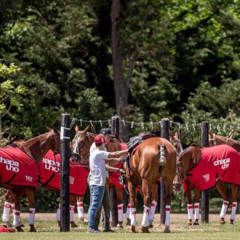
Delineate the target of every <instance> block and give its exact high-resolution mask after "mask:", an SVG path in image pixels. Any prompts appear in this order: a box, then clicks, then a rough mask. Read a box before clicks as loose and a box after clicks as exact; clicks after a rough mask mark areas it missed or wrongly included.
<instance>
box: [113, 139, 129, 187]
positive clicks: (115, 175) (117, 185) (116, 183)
mask: <svg viewBox="0 0 240 240" xmlns="http://www.w3.org/2000/svg"><path fill="white" fill-rule="evenodd" d="M120 144H121V147H122V150H126V149H127V145H126V144H125V143H120ZM121 165H122V164H121V163H119V164H117V165H116V166H115V167H116V168H120V167H121ZM120 176H121V175H120V174H119V173H116V172H112V173H109V178H110V179H111V181H112V183H110V185H109V187H114V186H116V187H118V188H120V189H123V188H124V186H123V185H121V184H120V182H119V180H118V179H119V177H120Z"/></svg>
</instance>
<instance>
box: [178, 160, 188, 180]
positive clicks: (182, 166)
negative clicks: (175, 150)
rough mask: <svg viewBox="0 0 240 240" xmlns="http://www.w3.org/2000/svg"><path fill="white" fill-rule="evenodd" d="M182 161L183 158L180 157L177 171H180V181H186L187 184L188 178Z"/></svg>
mask: <svg viewBox="0 0 240 240" xmlns="http://www.w3.org/2000/svg"><path fill="white" fill-rule="evenodd" d="M181 159H182V156H180V157H179V159H178V163H177V169H178V175H179V178H180V181H181V183H183V182H184V181H185V182H187V177H186V172H185V171H184V164H183V161H181ZM180 174H181V175H180Z"/></svg>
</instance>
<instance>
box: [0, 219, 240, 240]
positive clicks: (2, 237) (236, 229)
mask: <svg viewBox="0 0 240 240" xmlns="http://www.w3.org/2000/svg"><path fill="white" fill-rule="evenodd" d="M53 216H54V215H52V217H50V218H51V219H52V218H54V217H53ZM217 218H218V216H217V215H215V216H214V217H212V216H210V223H209V224H200V225H199V226H187V224H186V214H184V215H183V214H181V215H174V217H173V221H172V222H171V231H172V233H170V234H164V233H163V229H164V226H162V225H160V224H158V223H157V222H156V223H155V226H154V228H153V229H150V231H151V233H149V234H140V233H136V234H130V233H129V228H127V227H125V228H124V229H114V230H115V231H116V233H100V234H89V233H86V230H87V226H86V225H83V224H79V223H78V224H79V227H78V228H75V229H71V230H70V232H62V233H60V232H59V228H58V227H57V224H56V222H55V221H53V220H49V221H41V220H40V219H41V218H39V217H37V216H36V224H35V226H36V228H37V233H29V232H28V231H29V227H28V222H27V220H26V218H25V215H24V216H22V221H23V223H24V224H25V226H26V227H25V229H24V230H25V232H24V233H12V234H0V240H9V239H17V240H38V239H39V240H40V239H41V240H42V239H43V240H48V239H51V240H77V239H87V240H88V239H102V240H107V239H114V240H117V239H146V240H148V239H161V240H165V239H166V240H167V239H169V240H175V239H176V240H183V239H190V240H200V239H201V240H203V239H209V240H213V239H214V240H215V239H216V240H219V239H239V238H240V222H239V219H237V221H236V222H235V224H234V225H229V224H225V225H220V224H219V223H218V221H217ZM238 218H239V217H238ZM75 219H76V218H75ZM226 219H227V220H228V219H229V215H228V216H227V218H226ZM137 220H138V223H139V225H138V226H137V231H138V230H139V228H140V223H141V214H139V215H138V217H137ZM176 220H177V221H176ZM124 226H125V225H124Z"/></svg>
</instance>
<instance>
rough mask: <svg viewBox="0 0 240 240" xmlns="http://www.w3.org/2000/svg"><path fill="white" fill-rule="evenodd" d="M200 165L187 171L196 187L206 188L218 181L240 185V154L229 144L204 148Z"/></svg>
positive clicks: (188, 177)
mask: <svg viewBox="0 0 240 240" xmlns="http://www.w3.org/2000/svg"><path fill="white" fill-rule="evenodd" d="M201 150H202V158H201V160H200V161H199V163H198V165H197V166H196V167H194V168H193V169H192V170H191V171H189V172H188V173H187V179H188V180H189V182H190V183H192V184H193V186H194V187H196V188H198V189H200V190H201V191H202V190H206V189H208V188H211V187H213V186H215V185H216V182H217V181H221V182H226V183H234V184H236V185H240V155H239V153H238V152H237V151H236V150H235V149H233V148H232V147H230V146H228V145H219V146H214V147H208V148H202V149H201Z"/></svg>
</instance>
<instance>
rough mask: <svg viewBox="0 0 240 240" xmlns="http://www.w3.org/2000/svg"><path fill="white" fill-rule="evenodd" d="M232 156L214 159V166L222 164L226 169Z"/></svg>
mask: <svg viewBox="0 0 240 240" xmlns="http://www.w3.org/2000/svg"><path fill="white" fill-rule="evenodd" d="M230 161H231V160H230V158H226V159H217V160H216V161H214V163H213V164H214V166H215V167H217V166H219V165H221V166H222V169H226V168H228V167H229V164H230Z"/></svg>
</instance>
